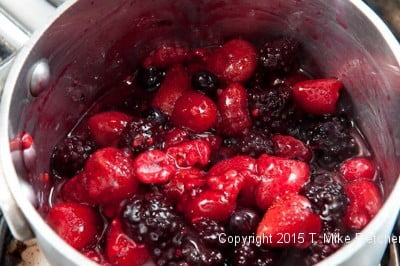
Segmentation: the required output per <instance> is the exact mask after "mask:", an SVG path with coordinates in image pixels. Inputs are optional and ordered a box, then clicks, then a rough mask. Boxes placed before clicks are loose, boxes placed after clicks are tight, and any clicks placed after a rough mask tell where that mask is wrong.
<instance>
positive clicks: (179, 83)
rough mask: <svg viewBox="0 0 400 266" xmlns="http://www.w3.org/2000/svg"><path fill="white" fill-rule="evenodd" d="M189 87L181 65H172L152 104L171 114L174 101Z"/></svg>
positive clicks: (187, 78)
mask: <svg viewBox="0 0 400 266" xmlns="http://www.w3.org/2000/svg"><path fill="white" fill-rule="evenodd" d="M189 88H190V79H189V76H188V74H187V73H186V70H185V68H184V67H183V66H181V65H173V66H172V67H171V68H170V69H169V70H168V71H167V74H166V76H165V79H164V81H163V83H162V84H161V87H160V89H159V90H158V91H157V94H156V95H155V96H154V99H153V102H152V105H153V106H154V107H157V108H158V109H160V110H161V111H163V112H164V113H165V114H167V115H169V116H171V115H172V111H173V110H174V106H175V103H176V101H177V100H178V99H179V97H181V96H182V95H183V93H184V91H186V90H188V89H189Z"/></svg>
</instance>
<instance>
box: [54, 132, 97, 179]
mask: <svg viewBox="0 0 400 266" xmlns="http://www.w3.org/2000/svg"><path fill="white" fill-rule="evenodd" d="M94 151H95V144H94V142H93V141H92V140H90V139H87V138H84V137H81V136H68V137H66V138H65V139H63V140H62V141H61V142H60V143H59V144H58V145H57V146H56V147H55V148H54V150H53V154H52V156H51V169H52V172H53V174H55V175H56V176H67V177H70V176H73V175H74V174H76V173H77V172H78V171H80V170H81V169H82V168H83V166H84V165H85V162H86V160H87V159H88V158H89V156H90V155H91V154H92V153H93V152H94Z"/></svg>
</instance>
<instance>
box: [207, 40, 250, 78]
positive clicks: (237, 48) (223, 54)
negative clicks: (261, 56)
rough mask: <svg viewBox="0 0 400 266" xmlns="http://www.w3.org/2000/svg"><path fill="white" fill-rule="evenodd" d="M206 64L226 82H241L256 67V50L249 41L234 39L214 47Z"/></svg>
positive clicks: (248, 76)
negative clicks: (216, 47)
mask: <svg viewBox="0 0 400 266" xmlns="http://www.w3.org/2000/svg"><path fill="white" fill-rule="evenodd" d="M207 65H208V69H209V70H210V71H211V72H213V73H214V74H216V75H217V76H218V78H220V79H221V80H222V81H224V82H226V83H229V82H243V81H246V80H247V79H248V78H250V76H251V75H252V74H253V72H254V70H255V68H256V65H257V58H256V51H255V49H254V47H253V45H252V44H250V43H249V42H247V41H245V40H241V39H234V40H231V41H229V42H226V43H225V44H224V45H223V46H222V47H221V48H219V49H216V50H215V51H214V53H213V54H211V55H210V57H209V58H208V60H207Z"/></svg>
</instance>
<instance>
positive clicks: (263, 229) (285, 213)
mask: <svg viewBox="0 0 400 266" xmlns="http://www.w3.org/2000/svg"><path fill="white" fill-rule="evenodd" d="M320 232H321V219H320V218H319V216H318V215H317V214H315V213H313V212H312V210H311V203H310V202H309V201H308V200H307V198H306V197H304V196H300V195H296V194H289V195H287V196H286V197H284V198H282V199H280V200H278V201H276V202H275V203H274V205H272V206H271V207H270V208H269V209H268V210H267V212H266V213H265V215H264V218H263V219H262V221H261V223H260V224H259V225H258V229H257V236H260V237H264V236H265V237H269V236H271V239H269V240H271V241H264V244H265V245H267V246H270V247H296V248H307V247H308V246H310V244H311V242H312V241H313V239H316V238H317V237H318V235H319V233H320ZM282 235H285V238H282Z"/></svg>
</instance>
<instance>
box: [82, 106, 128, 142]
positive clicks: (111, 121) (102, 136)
mask: <svg viewBox="0 0 400 266" xmlns="http://www.w3.org/2000/svg"><path fill="white" fill-rule="evenodd" d="M130 121H132V117H131V116H129V115H127V114H124V113H121V112H103V113H99V114H95V115H93V116H92V117H90V118H89V120H88V126H89V130H90V133H91V134H92V136H93V139H94V141H95V142H96V144H97V145H98V146H101V147H107V146H113V147H116V146H117V145H118V142H119V139H120V137H121V134H122V131H123V130H124V128H125V126H126V124H128V122H130Z"/></svg>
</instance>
